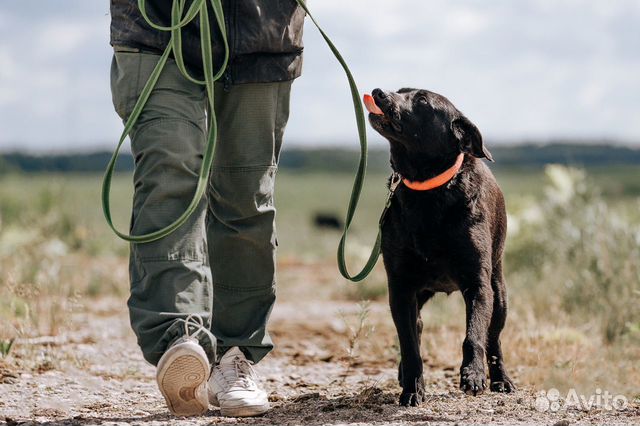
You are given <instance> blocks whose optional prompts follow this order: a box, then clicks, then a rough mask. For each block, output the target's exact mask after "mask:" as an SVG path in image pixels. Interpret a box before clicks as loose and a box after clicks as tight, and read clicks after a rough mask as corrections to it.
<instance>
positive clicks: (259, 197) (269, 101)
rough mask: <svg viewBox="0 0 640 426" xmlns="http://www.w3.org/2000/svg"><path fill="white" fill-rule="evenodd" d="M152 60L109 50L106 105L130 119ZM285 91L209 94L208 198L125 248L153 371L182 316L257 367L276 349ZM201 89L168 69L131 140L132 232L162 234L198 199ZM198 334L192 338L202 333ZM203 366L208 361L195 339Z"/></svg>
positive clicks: (138, 323)
mask: <svg viewBox="0 0 640 426" xmlns="http://www.w3.org/2000/svg"><path fill="white" fill-rule="evenodd" d="M158 58H159V56H157V55H153V54H148V53H140V52H135V51H133V52H132V51H119V49H118V48H116V52H115V54H114V58H113V61H112V67H111V90H112V97H113V103H114V107H115V109H116V111H117V113H118V114H119V115H120V117H121V118H122V119H123V120H126V118H127V117H128V116H129V114H130V113H131V110H132V108H133V105H134V103H135V101H136V99H137V98H138V95H139V94H140V91H141V90H142V87H143V86H144V84H145V82H146V81H147V78H148V77H149V75H150V73H151V71H152V70H153V67H154V66H155V64H156V62H157V61H158ZM290 90H291V82H276V83H256V84H241V85H232V86H230V87H229V88H227V90H224V89H223V87H222V85H219V84H216V87H215V114H216V118H217V122H218V142H217V146H216V149H215V158H214V162H213V167H212V170H211V174H210V180H209V186H208V190H207V193H206V197H204V198H203V200H202V201H201V202H200V205H199V207H198V209H197V211H196V212H195V213H194V214H193V215H192V216H191V217H190V219H189V220H188V221H187V222H186V223H185V224H184V225H182V226H181V227H180V228H178V229H177V230H176V231H175V232H174V233H172V234H171V235H169V236H167V237H165V238H162V239H160V240H158V241H154V242H150V243H144V244H135V243H134V244H131V251H130V262H129V271H130V284H131V292H130V297H129V300H128V307H129V314H130V320H131V326H132V328H133V331H134V332H135V334H136V336H137V339H138V344H139V345H140V348H141V349H142V353H143V356H144V358H145V359H146V360H147V361H148V362H150V363H152V364H154V365H155V364H157V362H158V361H159V359H160V357H161V356H162V354H163V353H164V351H165V350H166V349H167V347H168V345H170V343H171V342H172V341H174V340H175V339H177V338H178V337H179V336H181V335H182V334H183V333H184V322H183V321H180V320H179V319H185V318H186V317H187V316H188V315H189V314H196V315H198V316H200V317H201V319H202V320H203V322H204V324H205V325H206V326H207V327H210V330H211V331H212V333H213V334H214V336H216V338H217V346H218V354H220V353H221V352H222V351H224V350H225V349H227V348H229V347H232V346H239V347H241V348H242V349H243V351H244V352H245V354H246V355H247V357H248V358H249V359H251V360H252V361H254V362H258V361H259V360H260V359H261V358H263V357H264V356H265V355H266V354H267V353H268V352H269V351H270V350H271V349H272V348H273V344H272V341H271V339H270V337H269V334H268V332H267V329H266V327H267V321H268V319H269V315H270V313H271V309H272V307H273V304H274V302H275V297H276V294H275V251H276V246H277V242H276V236H275V223H274V220H275V214H276V210H275V207H274V204H273V191H274V181H275V176H276V170H277V164H278V157H279V153H280V147H281V144H282V136H283V132H284V128H285V125H286V123H287V119H288V116H289V94H290ZM208 113H209V111H207V99H206V93H205V90H204V87H203V86H200V85H197V84H194V83H191V82H189V81H188V80H187V79H185V78H184V77H183V76H182V75H181V74H180V71H179V70H178V68H177V66H176V64H175V62H174V61H173V60H169V61H168V62H167V65H166V67H165V69H164V70H163V72H162V75H161V77H160V80H159V82H158V84H157V86H156V88H155V90H154V91H153V92H152V94H151V96H150V98H149V100H148V102H147V104H146V106H145V108H144V111H143V112H142V114H141V116H140V118H139V119H138V121H137V123H136V125H135V126H134V128H133V130H132V131H131V133H130V139H131V150H132V153H133V156H134V160H135V171H134V188H135V193H134V198H133V212H132V217H131V227H130V230H131V232H132V233H133V234H143V233H147V232H150V231H154V230H157V229H159V228H161V227H163V226H166V225H167V224H169V223H170V222H172V221H173V220H174V219H175V218H177V217H178V216H179V215H180V214H181V213H182V212H183V211H184V210H185V208H186V207H187V205H188V204H189V202H190V200H191V198H192V196H193V193H194V191H195V187H196V183H197V176H198V171H199V168H200V164H201V161H202V155H203V152H204V147H205V143H206V135H207V121H208V120H207V114H208ZM204 335H205V333H200V335H199V336H204ZM199 338H200V343H201V344H202V346H203V347H204V348H205V351H206V352H207V354H208V356H209V358H210V361H212V362H213V361H214V359H215V355H216V354H215V353H214V350H213V349H212V345H211V344H210V343H209V342H208V341H207V339H206V338H204V337H199Z"/></svg>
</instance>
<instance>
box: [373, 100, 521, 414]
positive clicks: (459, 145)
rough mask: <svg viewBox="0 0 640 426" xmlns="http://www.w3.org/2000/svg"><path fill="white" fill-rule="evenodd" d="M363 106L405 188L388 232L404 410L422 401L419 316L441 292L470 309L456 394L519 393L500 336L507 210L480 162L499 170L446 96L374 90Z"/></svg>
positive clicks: (388, 267)
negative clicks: (458, 293) (459, 294)
mask: <svg viewBox="0 0 640 426" xmlns="http://www.w3.org/2000/svg"><path fill="white" fill-rule="evenodd" d="M372 95H373V98H372V99H371V98H370V99H369V101H370V102H365V104H366V106H367V109H368V110H369V112H370V114H369V122H370V123H371V126H372V127H373V128H374V129H375V130H376V131H377V132H378V133H380V134H381V135H382V136H384V137H385V138H386V139H387V140H388V141H389V146H390V152H391V156H390V157H391V167H392V169H393V170H394V171H395V173H397V174H398V175H399V176H401V178H402V183H400V184H399V186H398V187H397V189H396V191H395V195H394V197H393V199H392V203H391V206H390V208H389V211H388V212H387V216H386V219H385V222H384V225H383V229H382V255H383V259H384V266H385V269H386V272H387V278H388V287H389V304H390V307H391V314H392V316H393V320H394V323H395V326H396V330H397V333H398V338H399V342H400V353H401V361H400V365H399V367H398V379H399V382H400V386H401V387H402V393H401V395H400V404H402V405H405V406H416V405H419V404H420V403H421V402H423V400H424V393H425V389H424V381H423V377H422V374H423V361H422V358H421V354H420V338H421V334H422V320H421V317H420V310H421V308H422V307H423V305H424V304H425V303H426V302H427V301H428V300H429V299H430V298H431V297H433V295H434V294H435V293H437V292H445V293H447V294H449V293H451V292H454V291H461V292H462V296H463V298H464V301H465V304H466V337H465V339H464V342H463V344H462V366H461V367H460V388H461V389H462V390H463V391H464V392H465V393H467V394H472V395H478V394H480V393H482V392H483V391H484V390H485V389H486V388H487V375H486V373H485V358H486V361H487V362H488V368H489V377H490V380H491V384H490V386H489V387H490V389H491V390H492V391H495V392H511V391H513V390H515V389H516V387H515V385H514V383H513V381H512V380H511V379H510V378H509V376H508V375H507V371H506V369H505V365H504V360H503V356H502V350H501V348H500V332H501V331H502V329H503V327H504V324H505V320H506V315H507V294H506V287H505V279H504V276H503V274H502V262H503V259H502V254H503V250H504V244H505V235H506V231H507V216H506V212H505V202H504V198H503V195H502V192H501V190H500V188H499V187H498V184H497V183H496V180H495V178H494V176H493V174H492V173H491V171H490V170H489V168H488V167H487V166H486V165H485V164H484V162H483V161H482V160H481V159H482V158H486V159H487V160H490V161H493V159H492V157H491V153H490V152H489V150H488V149H487V148H486V147H485V145H484V143H483V140H482V136H481V134H480V131H479V130H478V128H477V127H476V126H475V125H474V124H473V123H472V122H471V121H470V120H469V119H468V118H467V117H465V116H464V115H463V114H462V113H461V112H460V111H458V109H456V107H454V106H453V104H452V103H451V102H450V101H449V100H448V99H447V98H445V97H444V96H441V95H438V94H436V93H433V92H430V91H427V90H418V89H408V88H405V89H400V90H399V91H398V92H385V91H383V90H380V89H375V90H374V91H373V92H372Z"/></svg>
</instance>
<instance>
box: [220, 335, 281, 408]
mask: <svg viewBox="0 0 640 426" xmlns="http://www.w3.org/2000/svg"><path fill="white" fill-rule="evenodd" d="M251 364H252V363H251V362H250V361H248V360H247V358H245V356H244V354H243V353H242V351H241V350H240V349H239V348H238V347H237V346H236V347H233V348H231V349H229V350H228V351H227V352H226V353H225V354H224V356H223V357H222V358H221V359H220V363H219V364H218V365H216V366H215V368H214V369H213V371H212V372H211V377H210V378H209V402H210V403H211V404H212V405H215V406H219V407H220V413H221V414H222V415H223V416H225V417H247V416H257V415H260V414H263V413H265V412H266V411H267V410H269V399H268V398H267V393H266V392H265V391H263V390H262V389H260V388H259V387H258V384H257V383H256V381H257V380H258V376H257V374H256V372H255V371H254V370H253V368H252V367H251Z"/></svg>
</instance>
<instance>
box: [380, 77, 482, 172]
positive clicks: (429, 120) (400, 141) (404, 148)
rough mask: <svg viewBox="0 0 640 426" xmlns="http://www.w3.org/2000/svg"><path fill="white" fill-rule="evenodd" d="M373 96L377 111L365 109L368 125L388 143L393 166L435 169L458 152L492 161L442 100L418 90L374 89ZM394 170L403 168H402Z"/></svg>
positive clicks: (472, 130)
mask: <svg viewBox="0 0 640 426" xmlns="http://www.w3.org/2000/svg"><path fill="white" fill-rule="evenodd" d="M372 96H373V100H374V101H375V104H376V105H377V106H378V108H379V110H376V109H375V108H373V109H372V108H369V107H368V109H369V112H370V114H369V122H370V123H371V126H372V127H373V128H374V129H375V130H376V131H377V132H378V133H380V134H381V135H382V136H384V137H385V138H386V139H388V140H389V142H390V144H391V155H392V161H394V162H395V163H405V162H406V163H412V161H411V159H416V160H419V161H420V162H421V163H423V164H424V163H425V162H426V163H428V164H429V165H433V166H436V167H437V165H438V164H439V163H440V162H446V161H449V160H450V159H454V158H455V157H456V156H457V155H458V154H459V153H461V152H463V153H466V154H470V155H473V156H474V157H477V158H486V159H488V160H490V161H493V158H492V157H491V153H490V152H489V150H487V148H486V147H485V146H484V144H483V141H482V135H481V134H480V131H479V130H478V128H477V127H476V126H475V125H474V124H473V123H472V122H471V121H470V120H469V119H468V118H466V117H465V116H464V115H463V114H462V113H461V112H460V111H458V110H457V109H456V107H454V106H453V104H452V103H451V102H449V100H448V99H447V98H445V97H444V96H441V95H438V94H437V93H433V92H429V91H428V90H418V89H400V90H399V91H397V92H385V91H383V90H380V89H375V90H374V91H373V92H372ZM380 112H382V114H381V113H380ZM394 154H395V155H394ZM394 157H402V158H394ZM409 165H410V164H407V166H405V167H409ZM395 166H399V167H400V168H405V167H403V165H402V164H395ZM410 168H415V167H410ZM398 171H400V172H401V173H403V172H405V171H403V170H398ZM406 172H409V173H410V174H415V173H412V172H411V171H406ZM418 174H420V173H418ZM413 177H414V178H418V177H422V176H413Z"/></svg>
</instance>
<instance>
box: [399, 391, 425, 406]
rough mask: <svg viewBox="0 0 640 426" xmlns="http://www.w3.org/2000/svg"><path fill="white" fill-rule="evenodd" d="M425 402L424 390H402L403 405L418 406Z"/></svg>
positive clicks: (401, 402) (401, 403)
mask: <svg viewBox="0 0 640 426" xmlns="http://www.w3.org/2000/svg"><path fill="white" fill-rule="evenodd" d="M423 402H424V394H423V393H422V392H413V393H411V392H402V394H401V395H400V405H402V406H403V407H417V406H418V405H420V404H422V403H423Z"/></svg>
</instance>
